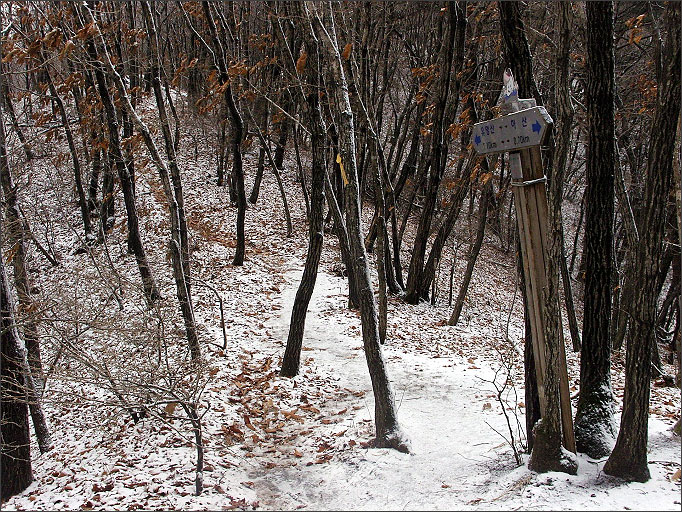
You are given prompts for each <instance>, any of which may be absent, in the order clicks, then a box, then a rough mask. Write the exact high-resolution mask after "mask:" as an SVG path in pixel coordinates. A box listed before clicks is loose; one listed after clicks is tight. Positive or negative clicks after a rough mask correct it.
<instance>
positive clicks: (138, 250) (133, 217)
mask: <svg viewBox="0 0 682 512" xmlns="http://www.w3.org/2000/svg"><path fill="white" fill-rule="evenodd" d="M87 48H88V54H89V57H90V59H91V60H92V62H93V64H94V69H95V80H96V82H97V90H98V92H99V95H100V98H101V99H102V104H103V105H104V112H105V114H106V119H107V127H108V129H109V152H110V156H111V157H112V158H113V160H114V165H116V170H117V171H118V176H119V180H120V182H121V189H123V200H124V203H125V208H126V214H127V218H128V230H129V235H128V236H129V240H130V242H131V245H132V249H133V252H134V254H135V260H136V261H137V267H138V269H139V271H140V275H141V276H142V285H143V287H144V296H145V299H146V300H147V304H148V305H150V306H151V305H153V304H154V303H155V302H156V301H157V300H158V299H159V297H160V294H159V290H158V288H157V287H156V282H155V280H154V276H153V275H152V272H151V268H150V267H149V263H148V262H147V254H146V252H145V250H144V246H143V245H142V237H141V236H140V227H139V220H138V217H137V211H136V208H135V195H134V193H133V184H132V179H131V177H130V175H129V174H128V168H127V167H126V165H125V160H124V158H123V152H122V151H121V138H120V135H119V128H118V119H117V117H116V109H115V108H114V103H113V101H112V100H111V95H110V94H109V88H108V87H107V81H106V76H105V74H104V70H103V68H102V64H101V62H100V61H99V59H98V57H97V50H96V48H95V44H94V42H93V41H92V40H90V41H88V44H87ZM103 202H104V201H103Z"/></svg>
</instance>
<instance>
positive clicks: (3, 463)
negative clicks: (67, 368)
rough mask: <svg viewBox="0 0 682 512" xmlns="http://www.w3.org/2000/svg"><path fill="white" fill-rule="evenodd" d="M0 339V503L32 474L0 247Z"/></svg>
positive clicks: (0, 135)
mask: <svg viewBox="0 0 682 512" xmlns="http://www.w3.org/2000/svg"><path fill="white" fill-rule="evenodd" d="M2 110H3V109H2V104H1V103H0V119H2ZM0 165H1V166H2V171H3V175H4V174H5V173H7V174H9V162H8V159H7V144H6V138H5V125H4V123H2V122H0ZM0 190H1V189H0ZM2 195H4V194H2ZM3 199H4V198H3ZM0 221H1V219H0ZM3 229H4V228H3ZM0 338H1V339H0V391H1V393H0V480H1V481H2V486H0V491H1V493H0V500H1V501H5V500H7V499H8V498H10V497H12V496H14V495H15V494H18V493H20V492H21V491H23V490H24V489H26V488H27V487H28V486H29V485H30V483H31V481H32V480H33V472H32V470H31V439H30V434H29V430H28V407H27V405H26V397H27V393H26V382H25V377H26V376H27V375H28V372H27V374H26V375H25V374H24V372H23V369H22V364H21V363H22V361H23V359H24V358H23V356H22V352H23V348H22V346H21V340H20V339H19V333H18V331H17V327H16V322H15V320H14V305H13V303H12V297H11V292H10V289H9V281H8V279H7V273H6V272H5V259H4V256H3V254H2V247H0Z"/></svg>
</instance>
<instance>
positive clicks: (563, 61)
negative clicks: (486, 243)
mask: <svg viewBox="0 0 682 512" xmlns="http://www.w3.org/2000/svg"><path fill="white" fill-rule="evenodd" d="M556 5H557V9H558V11H559V12H558V15H559V48H558V51H557V54H556V62H555V69H556V71H555V84H556V85H555V103H556V107H557V116H556V117H557V119H556V125H557V130H556V131H557V137H556V146H555V149H554V155H555V156H554V162H555V164H554V169H553V170H552V176H551V177H550V180H555V181H556V182H557V188H556V191H557V193H556V194H553V193H552V191H553V190H554V189H553V188H552V187H551V183H550V188H549V191H548V192H549V197H548V201H549V207H550V208H551V209H553V210H554V216H553V218H554V219H556V220H558V221H559V224H558V225H557V226H552V227H551V229H552V231H553V232H554V233H555V235H558V236H560V237H561V244H560V249H561V254H560V256H559V267H560V270H561V281H562V284H563V289H564V301H565V304H566V314H567V316H568V325H569V329H570V332H571V339H572V341H573V350H574V351H575V352H578V351H579V350H580V332H579V330H578V321H577V319H576V316H575V306H574V304H573V290H572V287H571V276H570V274H569V273H568V266H567V264H566V251H565V248H564V227H563V223H562V222H561V219H562V213H561V203H562V201H563V187H564V175H565V171H566V160H567V158H568V151H569V149H570V145H571V126H572V123H573V105H572V104H571V96H570V88H569V53H570V36H571V32H570V26H571V21H572V20H571V9H570V5H569V4H562V3H559V4H556Z"/></svg>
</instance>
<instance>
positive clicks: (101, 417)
mask: <svg viewBox="0 0 682 512" xmlns="http://www.w3.org/2000/svg"><path fill="white" fill-rule="evenodd" d="M187 139H188V137H186V138H185V141H184V143H183V146H182V147H183V148H184V153H185V157H184V159H183V161H182V162H181V163H182V165H181V168H182V169H183V172H184V179H185V182H184V185H185V194H186V204H187V210H188V218H189V225H190V227H191V231H192V232H191V235H192V242H193V250H194V252H193V257H194V261H193V265H194V267H193V272H194V275H195V276H197V277H198V278H201V279H203V280H205V281H207V282H209V283H211V284H212V285H213V286H214V287H215V288H216V289H217V290H218V291H219V293H220V294H221V296H222V298H223V300H224V301H225V316H226V328H227V338H228V340H227V341H228V348H227V349H226V350H225V351H223V350H222V349H220V348H219V345H222V340H223V339H222V331H221V329H220V317H219V310H218V306H217V302H216V299H215V297H214V296H213V295H212V292H210V291H209V290H208V289H206V288H204V287H200V286H195V288H194V295H195V308H196V316H197V320H198V323H199V324H200V329H201V339H202V341H203V345H202V348H203V350H204V356H205V358H206V361H207V363H206V374H207V375H210V380H209V382H208V384H207V386H206V388H205V390H204V392H203V395H202V398H201V410H200V412H201V413H205V415H204V416H203V435H204V441H205V444H206V447H205V449H206V454H205V458H206V467H205V469H204V491H203V493H202V494H201V495H200V496H194V494H193V491H194V468H195V466H194V464H195V457H196V452H195V449H194V446H193V444H192V440H193V437H192V435H191V431H190V430H189V429H188V426H187V424H186V423H185V422H182V421H180V420H178V419H172V418H170V417H167V420H166V421H159V420H158V419H154V418H146V419H144V420H142V421H141V422H139V423H137V424H133V422H132V421H131V420H130V417H129V416H128V415H126V414H124V413H122V412H121V409H120V407H117V406H116V403H115V401H113V400H112V399H111V396H109V395H107V392H106V391H103V390H102V389H101V387H100V388H97V387H96V386H94V385H93V383H91V382H76V381H74V380H69V379H68V378H66V377H63V378H62V377H60V375H61V373H60V370H64V375H68V372H66V370H65V367H62V365H67V363H64V362H59V363H58V365H57V370H56V371H55V376H54V377H53V378H52V380H51V381H50V382H49V383H48V390H47V393H46V403H45V406H46V410H47V412H48V415H49V419H50V424H51V426H52V429H53V438H54V449H53V450H52V451H50V452H49V453H47V454H45V455H42V456H41V455H40V454H39V453H38V452H37V450H34V474H35V482H34V483H33V484H32V485H31V486H30V487H29V488H28V489H27V490H26V491H25V492H24V493H22V494H21V495H19V496H17V497H15V498H13V499H11V500H10V501H9V502H7V503H6V504H4V505H3V508H4V509H7V510H13V509H16V510H19V509H42V510H52V509H118V510H124V509H130V510H133V509H211V510H220V509H270V510H271V509H298V508H306V509H311V510H315V509H337V510H338V509H363V510H364V509H366V510H381V509H388V510H410V509H424V510H426V509H483V510H487V509H500V510H509V509H544V510H556V509H565V510H583V509H604V510H606V509H609V510H623V509H625V510H630V509H633V510H634V509H642V510H652V509H656V510H680V482H679V478H678V479H677V480H674V479H673V478H672V477H673V474H674V473H675V472H676V471H677V470H678V469H679V467H680V438H679V437H676V436H674V435H673V434H672V433H671V431H670V427H671V425H672V423H673V422H674V420H673V418H672V416H673V415H674V414H678V413H679V410H680V394H679V390H678V389H676V388H658V387H654V388H653V392H652V405H651V408H652V415H651V419H650V442H649V447H650V454H649V460H650V469H651V473H652V479H651V480H650V481H649V482H647V483H645V484H640V483H632V484H625V483H622V482H620V481H618V480H615V479H612V478H610V477H607V476H606V475H604V474H603V473H601V469H602V467H603V465H604V462H605V461H604V460H599V461H594V460H590V459H588V458H586V457H584V456H579V464H580V465H579V469H578V475H577V476H569V475H564V474H561V473H548V474H543V475H537V474H534V473H532V472H530V471H529V470H528V469H527V456H526V455H523V464H522V465H521V466H517V465H516V463H515V461H514V457H513V454H512V450H511V448H510V446H509V444H508V443H507V442H506V441H505V439H503V437H502V435H504V436H507V437H508V435H509V434H508V429H507V422H506V419H505V416H504V415H503V414H502V409H501V406H500V404H499V402H498V401H497V400H496V396H497V392H496V390H495V387H494V386H493V384H492V381H495V382H497V383H498V385H500V384H502V383H503V382H504V381H505V378H506V373H505V372H504V371H500V368H501V360H502V357H503V356H502V355H500V354H503V355H506V357H511V356H513V357H514V359H513V361H512V363H510V366H509V367H510V369H511V371H512V374H511V375H510V382H514V383H515V390H516V392H517V393H518V394H517V395H516V396H515V395H514V390H513V389H509V388H507V392H509V394H505V397H506V399H507V401H506V406H508V407H509V408H510V409H509V410H508V413H509V415H510V420H511V421H512V426H513V427H515V426H516V416H515V415H514V413H516V414H517V415H518V420H519V422H520V424H521V425H524V424H525V423H524V418H523V411H524V408H523V388H522V386H523V371H522V345H521V343H520V342H519V340H520V338H521V336H522V330H521V328H522V312H521V309H520V304H519V303H520V298H519V297H518V296H516V298H515V299H514V284H515V283H514V280H515V279H514V269H515V266H514V260H513V255H511V254H504V253H502V252H500V251H499V250H498V249H497V248H496V247H495V239H494V237H492V236H488V238H487V239H486V244H485V246H484V249H483V250H482V253H481V257H480V258H479V261H478V262H477V268H476V270H475V273H474V279H473V281H472V285H471V287H470V291H469V297H468V298H467V303H466V305H465V309H464V314H463V317H462V320H461V321H460V324H459V325H458V326H457V327H449V326H447V325H445V320H447V318H448V317H449V315H450V309H449V308H448V307H447V300H446V295H447V273H448V270H446V269H445V267H446V265H444V268H443V270H442V275H441V277H440V281H441V283H440V288H441V291H440V297H439V301H438V303H437V305H436V306H430V305H428V304H420V305H418V306H409V305H406V304H403V303H402V302H401V301H400V300H399V299H397V298H391V299H390V300H389V318H388V336H387V339H388V341H387V344H386V345H385V346H384V347H383V351H384V357H385V359H386V361H387V367H388V372H389V376H390V378H391V381H392V385H393V390H394V393H395V398H396V404H397V406H398V408H399V410H398V417H399V420H400V423H401V425H402V427H403V428H404V430H405V431H406V433H407V434H408V435H409V437H410V439H411V443H412V450H413V453H411V454H409V455H406V454H402V453H398V452H397V451H393V450H387V449H369V448H367V442H368V441H370V440H371V438H372V434H373V411H374V407H373V399H372V393H371V385H370V380H369V375H368V371H367V366H366V363H365V358H364V353H363V350H362V339H361V333H360V318H359V316H358V313H357V312H355V311H350V310H348V309H347V308H346V301H347V298H346V297H347V295H346V293H347V285H346V283H345V279H344V278H342V277H340V276H339V275H338V274H337V272H336V271H337V270H338V269H339V268H340V266H341V265H340V258H339V256H338V249H337V246H336V240H335V238H334V237H333V236H331V235H328V236H327V237H326V238H325V249H324V252H323V256H322V263H321V265H320V274H319V276H318V281H317V286H316V289H315V294H314V296H313V299H312V301H311V306H310V308H309V312H308V317H307V322H306V330H305V336H304V348H303V353H302V366H301V374H300V375H299V376H297V377H296V378H294V379H284V378H281V377H279V376H278V370H279V364H280V360H281V356H282V355H283V353H284V345H285V342H286V338H287V333H288V323H289V318H290V313H291V307H292V304H293V300H294V296H295V293H296V289H297V287H298V282H299V279H300V275H301V271H302V265H303V261H304V258H305V251H306V243H307V226H306V224H305V219H304V208H303V206H302V204H303V203H302V198H301V194H300V185H299V184H298V183H297V182H296V180H295V178H294V176H295V173H294V171H293V169H294V167H293V165H292V162H289V166H288V167H287V169H288V171H287V172H285V173H284V176H283V177H284V179H285V183H286V184H287V192H288V194H289V202H290V204H291V208H292V216H293V220H294V235H293V236H292V237H290V238H287V237H286V234H285V227H284V223H283V220H282V219H283V214H282V209H281V200H280V198H279V196H278V192H277V189H276V187H275V184H274V179H273V177H272V175H270V174H268V173H267V170H266V175H265V179H264V184H263V189H262V191H261V196H260V199H259V202H258V204H257V205H256V206H255V207H253V206H250V207H249V210H248V212H247V239H248V244H247V261H246V263H245V265H244V266H243V267H232V266H231V265H230V261H231V257H232V255H233V246H234V235H233V233H234V218H235V215H236V211H235V209H234V208H233V207H230V206H229V201H228V195H227V191H226V190H225V189H217V188H216V187H215V185H214V184H213V181H214V179H213V178H209V175H210V174H212V172H213V168H214V166H213V164H212V163H209V160H208V159H209V156H208V155H210V148H208V147H202V146H201V145H200V146H199V151H200V156H199V158H198V159H196V160H195V159H194V158H193V154H194V147H193V145H192V144H191V143H189V142H188V141H187ZM200 139H201V138H200ZM205 144H206V145H207V144H210V142H208V141H205ZM48 163H49V162H47V161H46V164H42V163H40V162H39V163H38V164H36V166H37V168H27V169H26V172H27V173H29V172H30V173H31V174H32V178H33V179H34V182H33V185H32V186H34V187H37V186H38V185H37V183H39V182H40V178H39V177H40V176H41V174H40V173H39V172H38V170H40V171H41V172H44V173H45V176H47V178H43V179H44V180H45V181H46V182H50V183H52V186H51V187H50V188H47V189H46V190H47V191H43V192H44V194H45V197H44V198H42V197H40V198H37V199H35V201H36V202H37V204H44V206H43V208H45V212H46V213H45V215H48V214H49V215H51V216H52V217H54V218H55V221H54V222H55V226H54V229H55V232H56V233H57V235H59V236H56V237H55V242H56V243H57V244H58V250H59V252H60V253H61V255H62V264H61V265H60V267H58V268H56V269H51V268H50V267H48V266H46V265H45V264H44V262H42V261H40V260H39V258H38V257H37V256H35V257H34V266H36V267H40V271H39V272H37V273H36V274H35V279H36V281H37V283H38V284H39V286H40V287H41V289H42V293H43V294H45V295H49V294H50V293H56V290H58V289H63V288H64V287H65V283H68V288H69V290H70V292H71V288H72V289H73V295H74V296H75V295H78V296H79V297H81V298H80V300H81V302H82V304H83V306H82V307H83V312H82V314H83V316H84V317H86V316H87V315H89V314H93V311H95V309H96V308H95V307H94V306H93V305H90V306H88V303H87V300H88V299H89V298H90V295H89V293H90V294H92V293H94V292H92V290H91V289H90V288H89V286H92V283H93V282H95V280H96V279H97V277H96V276H97V274H96V273H95V272H94V271H93V270H92V265H91V263H90V262H91V260H90V259H89V257H88V256H87V255H84V254H81V255H73V254H72V252H73V247H74V246H75V245H74V244H75V235H74V230H78V229H80V227H79V223H78V220H77V215H78V212H77V210H76V209H75V208H71V209H67V210H68V211H65V212H64V211H63V210H59V209H58V208H55V206H54V205H55V204H57V202H58V198H59V197H60V194H62V195H68V192H69V189H68V186H64V185H63V184H62V185H61V189H60V183H61V179H60V177H59V176H58V175H55V174H54V173H55V172H56V171H55V170H54V168H52V170H51V171H50V170H49V168H50V167H49V165H47V164H48ZM43 165H44V167H41V166H43ZM46 169H47V170H46ZM246 171H247V176H248V178H249V179H248V181H247V185H248V186H250V185H251V181H252V179H253V175H254V173H255V167H254V165H253V153H251V154H250V155H248V156H247V160H246ZM51 173H52V174H51ZM50 180H52V181H50ZM21 181H22V182H27V179H25V178H24V179H23V180H21ZM157 181H158V179H157V178H156V175H155V173H154V171H153V169H148V170H146V171H141V172H140V175H139V176H138V196H139V206H140V210H141V211H143V212H144V220H143V222H142V229H143V235H144V237H145V244H146V247H147V248H148V251H149V253H150V260H151V262H152V266H153V268H154V270H155V272H156V275H157V277H158V279H159V281H160V285H161V288H162V290H163V294H164V296H165V297H166V298H167V299H168V301H169V303H170V304H171V306H170V307H169V309H170V310H173V311H174V309H176V308H175V307H174V306H173V305H172V304H173V297H174V290H173V285H172V282H171V271H170V268H169V266H168V264H167V262H166V261H165V260H164V257H165V254H164V251H165V247H166V241H167V236H168V232H167V229H168V228H167V221H166V220H165V216H166V213H165V211H164V209H163V208H162V207H161V202H162V198H160V196H159V195H158V193H155V190H156V191H157V192H158V184H157ZM62 189H63V190H62ZM33 193H35V190H34V191H33ZM30 200H31V197H30V194H29V192H28V191H26V192H25V198H24V201H26V202H29V201H30ZM119 200H120V198H119ZM51 205H52V206H51ZM118 206H119V210H118V211H119V212H121V211H122V210H121V209H120V204H119V205H118ZM51 208H52V210H54V211H58V212H61V214H59V215H58V214H57V213H54V211H52V210H50V209H51ZM27 210H30V209H29V208H27ZM31 211H35V212H39V211H40V208H38V207H36V208H35V209H34V210H31ZM370 213H371V206H366V208H365V215H369V214H370ZM60 215H61V217H60ZM119 215H120V213H119ZM119 221H120V218H119ZM69 225H71V226H72V227H69ZM121 233H123V235H122V234H121ZM124 236H125V229H121V230H115V231H114V233H113V234H112V235H111V240H110V252H111V254H110V255H109V256H106V254H105V252H104V251H103V249H102V248H101V247H98V248H95V250H94V251H93V258H94V260H95V261H99V262H102V261H105V258H107V257H111V258H112V260H113V261H114V262H115V265H116V267H117V268H118V269H119V271H120V273H121V274H122V275H123V278H124V281H125V280H126V279H127V280H128V281H129V282H136V280H138V279H139V274H137V269H136V267H135V265H134V260H133V259H132V257H131V256H130V255H127V254H126V252H125V238H124ZM460 236H462V237H463V239H464V240H465V244H464V245H463V246H462V247H464V248H466V244H467V243H468V242H466V240H468V239H467V238H466V233H465V229H463V230H462V233H461V234H460ZM410 243H411V238H410V236H409V235H408V236H407V237H406V242H405V244H404V246H405V247H409V245H410ZM59 244H61V245H59ZM464 250H465V249H461V250H460V254H461V253H463V252H464ZM451 258H452V256H451V253H448V254H446V255H445V256H444V258H443V260H444V261H448V262H450V261H451ZM406 261H408V260H407V253H405V254H403V262H404V263H406ZM464 265H465V263H464V261H463V258H462V257H461V256H460V257H459V258H458V261H457V266H456V269H455V287H457V286H458V285H459V276H461V273H462V271H463V268H464ZM447 266H448V267H449V263H448V264H447ZM74 276H80V277H78V278H76V277H74ZM119 277H120V276H119ZM126 282H127V281H126ZM456 289H457V288H455V293H456ZM137 299H138V300H140V304H138V305H137V307H138V308H141V307H142V306H141V299H140V297H139V293H138V296H137ZM92 300H93V301H94V302H93V304H95V303H96V302H97V301H95V300H94V298H93V299H92ZM131 300H132V299H131V298H128V299H127V302H126V304H125V306H126V308H125V311H124V313H129V314H131V315H132V314H133V313H134V312H135V308H134V307H133V306H130V301H131ZM510 307H511V308H512V314H511V321H510V325H509V338H510V340H511V341H510V342H507V341H505V335H504V333H505V329H506V325H507V317H508V315H509V309H510ZM88 308H90V309H88ZM105 311H106V312H107V314H111V315H112V317H115V319H117V321H118V322H119V323H120V325H125V316H124V314H123V313H116V308H115V307H114V305H111V304H110V305H109V307H108V309H106V308H105ZM117 315H120V318H119V316H117ZM117 325H119V324H117ZM177 325H180V323H179V321H178V322H177ZM564 325H567V323H566V322H564ZM169 330H170V327H169ZM93 336H94V335H93ZM119 336H120V335H118V334H116V333H113V334H109V335H107V336H104V335H101V336H100V338H96V337H93V339H92V340H90V342H93V343H94V342H97V343H102V344H106V343H115V341H116V339H117V338H118V337H119ZM181 338H182V334H181V332H180V335H179V339H180V340H181ZM566 338H567V340H568V339H569V338H568V333H566ZM512 343H513V344H515V345H516V347H515V348H514V347H511V344H512ZM46 352H47V355H48V359H49V355H50V352H49V350H46ZM520 354H521V355H520ZM510 355H511V356H510ZM120 357H121V359H123V360H125V357H126V354H125V353H121V354H120ZM568 359H569V377H570V382H571V392H572V393H573V394H574V393H575V391H576V390H577V388H576V384H577V380H578V371H579V370H578V368H579V364H578V357H577V355H576V354H573V353H572V352H569V353H568ZM70 364H71V363H70ZM124 366H125V364H124ZM496 373H497V376H496ZM613 379H614V391H615V394H616V398H617V400H619V401H622V393H623V388H622V386H623V356H622V354H621V355H617V356H616V358H615V360H614V366H613ZM619 405H620V402H619ZM574 406H575V403H574ZM160 409H163V408H162V407H160ZM166 412H168V411H167V410H166ZM170 412H171V413H172V411H170ZM160 415H161V416H163V411H160ZM517 441H524V439H518V438H517ZM678 475H679V473H678Z"/></svg>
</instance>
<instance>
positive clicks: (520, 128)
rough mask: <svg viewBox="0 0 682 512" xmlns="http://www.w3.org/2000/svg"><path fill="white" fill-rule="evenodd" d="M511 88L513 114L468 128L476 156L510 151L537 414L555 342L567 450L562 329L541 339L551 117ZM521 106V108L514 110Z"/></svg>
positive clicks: (569, 418)
mask: <svg viewBox="0 0 682 512" xmlns="http://www.w3.org/2000/svg"><path fill="white" fill-rule="evenodd" d="M506 79H507V77H506V76H505V80H506ZM510 80H511V81H512V83H513V78H511V77H510ZM505 85H506V84H505ZM514 85H515V84H514ZM510 92H511V88H510V89H509V91H506V92H505V98H504V99H505V100H508V98H509V97H510V96H512V97H513V102H507V104H506V105H505V107H506V108H505V110H507V111H511V112H512V113H510V114H507V115H504V116H502V117H498V118H496V119H491V120H489V121H483V122H480V123H476V124H475V125H474V127H473V142H474V148H475V149H476V152H477V153H478V154H480V155H485V154H490V153H499V152H505V151H508V152H509V168H510V171H511V175H512V185H513V190H514V203H515V206H516V219H517V223H518V228H519V238H520V242H521V254H522V260H523V271H524V275H525V282H526V297H527V303H528V314H529V316H530V325H531V331H532V337H533V354H534V356H535V372H536V377H537V384H538V395H539V399H540V414H541V416H543V417H544V416H545V409H546V401H545V400H546V397H545V390H544V376H545V371H546V368H547V360H546V357H545V347H546V346H547V345H548V344H550V343H552V344H557V343H558V344H559V347H558V349H559V350H558V354H559V361H558V363H559V368H557V370H558V375H559V395H560V410H561V424H562V433H563V444H564V447H565V448H566V449H567V450H570V451H572V452H573V453H575V451H576V449H575V436H574V433H573V414H572V410H571V398H570V394H569V389H568V371H567V369H566V349H565V347H564V340H563V329H559V331H560V333H561V335H560V338H559V339H545V332H546V331H545V322H544V318H543V300H544V299H543V289H544V288H545V287H546V286H547V274H546V264H545V261H546V260H547V257H548V256H547V236H548V227H547V222H548V221H547V219H548V211H547V208H548V207H547V191H546V189H545V182H546V181H547V179H546V177H545V173H544V170H543V166H542V155H541V153H540V145H541V143H542V141H543V138H544V136H545V133H546V131H547V128H548V126H549V125H551V124H552V118H551V117H550V116H549V114H548V113H547V111H546V110H545V109H544V107H538V106H535V100H518V99H517V96H516V97H514V95H513V93H512V94H510ZM513 92H515V90H514V91H513ZM521 106H523V107H526V108H523V109H522V110H519V108H520V107H521ZM557 309H558V308H557ZM559 325H561V318H559Z"/></svg>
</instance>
